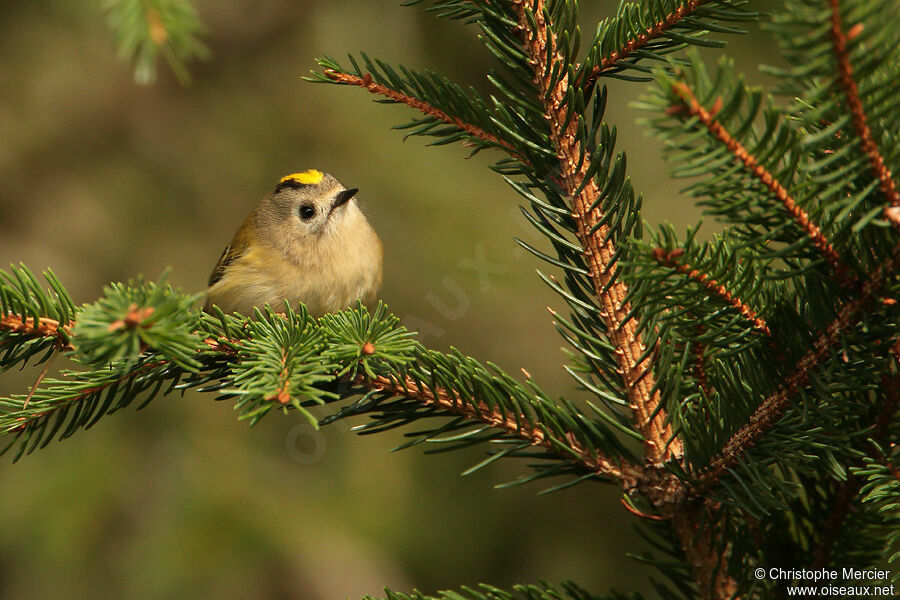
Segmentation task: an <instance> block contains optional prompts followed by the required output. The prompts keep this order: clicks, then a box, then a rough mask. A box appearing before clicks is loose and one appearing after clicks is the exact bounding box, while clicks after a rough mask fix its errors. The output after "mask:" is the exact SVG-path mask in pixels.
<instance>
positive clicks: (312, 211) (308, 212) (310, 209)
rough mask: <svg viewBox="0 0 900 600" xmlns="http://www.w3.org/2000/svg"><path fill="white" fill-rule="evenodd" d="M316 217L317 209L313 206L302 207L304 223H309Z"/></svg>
mask: <svg viewBox="0 0 900 600" xmlns="http://www.w3.org/2000/svg"><path fill="white" fill-rule="evenodd" d="M314 216H316V207H315V206H313V205H312V204H304V205H303V206H301V207H300V218H301V219H303V220H304V221H309V220H310V219H312V218H313V217H314Z"/></svg>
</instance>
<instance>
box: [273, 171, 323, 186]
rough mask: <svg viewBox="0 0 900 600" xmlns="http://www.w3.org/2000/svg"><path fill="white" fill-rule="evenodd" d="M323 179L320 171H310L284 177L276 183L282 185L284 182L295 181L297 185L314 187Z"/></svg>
mask: <svg viewBox="0 0 900 600" xmlns="http://www.w3.org/2000/svg"><path fill="white" fill-rule="evenodd" d="M323 177H324V175H323V174H322V172H321V171H316V170H315V169H310V170H309V171H303V172H302V173H291V174H290V175H285V176H284V177H282V178H281V181H279V182H278V183H284V182H285V181H296V182H297V183H302V184H304V185H316V184H318V183H320V182H321V181H322V178H323Z"/></svg>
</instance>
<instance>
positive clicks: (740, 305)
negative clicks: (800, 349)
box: [653, 248, 772, 336]
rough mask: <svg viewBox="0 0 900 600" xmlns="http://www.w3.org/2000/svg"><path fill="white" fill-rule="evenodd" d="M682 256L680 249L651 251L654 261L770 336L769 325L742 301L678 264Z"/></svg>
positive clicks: (682, 251)
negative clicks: (687, 280)
mask: <svg viewBox="0 0 900 600" xmlns="http://www.w3.org/2000/svg"><path fill="white" fill-rule="evenodd" d="M683 254H684V250H682V249H680V248H676V249H675V250H672V251H671V252H667V251H666V250H665V248H654V249H653V258H654V259H656V261H657V262H658V263H659V264H661V265H664V266H666V267H670V268H672V269H675V270H676V271H678V272H679V273H683V274H685V275H687V276H688V277H689V278H690V279H692V280H694V281H696V282H697V283H699V284H700V285H702V286H703V287H705V288H706V289H708V290H709V291H710V292H711V293H713V294H715V295H716V296H718V297H719V298H721V299H722V300H724V301H725V302H727V303H728V304H730V305H731V306H733V307H734V308H735V309H737V311H738V312H739V313H741V314H742V315H743V316H744V318H746V319H747V320H748V321H750V323H752V324H753V326H754V327H756V329H758V330H759V331H761V332H762V333H764V334H766V335H768V336H771V335H772V332H771V331H770V330H769V325H768V324H767V323H766V321H765V319H763V318H762V317H760V316H759V315H758V314H757V313H756V311H754V310H753V309H752V308H750V307H749V306H748V305H747V304H746V303H745V302H744V301H743V300H741V299H740V298H739V297H737V296H735V295H734V294H732V293H731V292H730V291H728V288H726V287H725V286H724V285H722V284H721V283H719V282H718V281H716V280H715V279H713V278H712V277H710V276H709V275H707V274H706V273H703V272H701V271H699V270H697V269H692V268H691V266H690V265H688V264H685V263H683V262H680V261H679V260H678V259H679V258H680V257H681V255H683Z"/></svg>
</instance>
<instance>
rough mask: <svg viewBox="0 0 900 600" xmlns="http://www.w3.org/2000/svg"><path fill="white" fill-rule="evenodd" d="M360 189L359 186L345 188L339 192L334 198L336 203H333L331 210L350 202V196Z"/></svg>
mask: <svg viewBox="0 0 900 600" xmlns="http://www.w3.org/2000/svg"><path fill="white" fill-rule="evenodd" d="M358 191H359V188H353V189H352V190H343V191H341V192H338V194H337V196H336V197H335V199H334V204H332V205H331V210H334V209H336V208H337V207H339V206H343V205H345V204H347V203H348V202H350V198H352V197H353V196H355V195H356V192H358Z"/></svg>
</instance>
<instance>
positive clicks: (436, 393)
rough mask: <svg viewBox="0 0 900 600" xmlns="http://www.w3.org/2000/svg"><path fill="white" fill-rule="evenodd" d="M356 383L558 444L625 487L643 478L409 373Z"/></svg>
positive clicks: (527, 437) (521, 418)
mask: <svg viewBox="0 0 900 600" xmlns="http://www.w3.org/2000/svg"><path fill="white" fill-rule="evenodd" d="M356 383H358V384H361V385H365V386H367V387H370V388H373V389H376V390H381V391H386V392H390V393H392V394H395V395H397V396H403V397H406V398H411V399H413V400H416V401H418V402H420V403H421V404H423V405H425V406H437V407H439V408H441V409H443V410H446V411H448V412H451V413H454V414H457V415H460V416H463V417H466V418H467V419H472V420H473V421H479V422H481V423H485V424H486V425H490V426H491V427H494V428H496V429H500V430H503V431H505V432H507V433H509V434H511V435H513V436H515V437H517V438H520V439H522V440H524V441H527V442H529V443H530V444H531V445H532V446H542V447H544V448H547V449H549V450H552V451H553V452H556V453H559V450H560V447H561V446H562V447H565V448H566V449H567V450H568V451H571V452H572V453H573V454H574V455H575V456H576V457H577V461H578V462H579V463H580V464H582V465H583V466H585V467H586V468H588V469H589V470H591V471H594V472H595V473H597V474H598V475H602V476H604V477H611V478H614V479H617V480H619V481H621V482H622V485H623V486H624V487H625V488H626V489H630V488H633V487H635V486H636V485H637V484H638V482H639V481H641V480H643V479H644V473H643V470H642V469H641V468H640V467H638V466H637V465H632V464H628V463H624V462H616V461H613V460H612V459H610V458H608V457H606V456H603V455H601V454H598V453H596V452H592V451H589V450H587V449H586V448H584V446H582V445H581V444H580V443H579V442H578V441H576V440H575V439H574V438H573V437H571V436H570V437H569V438H568V439H566V440H565V441H560V440H554V439H552V438H550V437H549V436H548V435H547V433H546V432H545V431H544V429H542V428H541V427H540V426H538V425H535V424H533V423H531V421H530V420H529V419H528V418H527V417H525V416H524V415H510V414H508V413H505V412H503V411H501V410H499V409H497V408H491V407H490V406H488V405H487V404H485V403H484V402H475V403H474V404H471V403H463V402H461V401H460V400H458V399H456V398H454V397H453V396H452V395H451V394H450V393H449V392H448V391H447V390H444V389H441V388H433V389H432V388H428V387H426V386H424V385H423V386H419V385H418V384H417V383H416V382H415V381H413V380H412V379H411V378H409V377H407V378H406V379H405V380H404V381H403V382H402V383H398V382H396V381H394V380H393V379H389V378H387V377H383V376H378V377H375V378H373V379H369V378H366V377H359V378H358V379H357V381H356ZM570 460H571V458H570Z"/></svg>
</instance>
